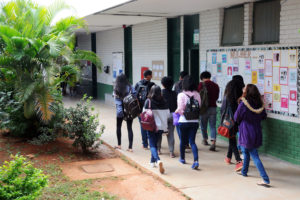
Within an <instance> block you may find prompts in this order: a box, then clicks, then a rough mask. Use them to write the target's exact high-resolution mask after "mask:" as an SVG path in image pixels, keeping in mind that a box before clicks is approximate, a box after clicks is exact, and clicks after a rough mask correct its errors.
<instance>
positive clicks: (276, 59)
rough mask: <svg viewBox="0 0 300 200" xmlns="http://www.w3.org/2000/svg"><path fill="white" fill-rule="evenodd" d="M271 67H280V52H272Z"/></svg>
mask: <svg viewBox="0 0 300 200" xmlns="http://www.w3.org/2000/svg"><path fill="white" fill-rule="evenodd" d="M273 66H277V67H279V66H280V50H274V51H273Z"/></svg>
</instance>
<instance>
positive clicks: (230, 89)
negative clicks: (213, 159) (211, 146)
mask: <svg viewBox="0 0 300 200" xmlns="http://www.w3.org/2000/svg"><path fill="white" fill-rule="evenodd" d="M237 84H238V82H236V81H235V80H231V81H229V82H228V83H227V85H226V88H225V94H224V98H223V102H222V106H221V116H222V118H221V122H222V123H223V120H224V116H225V114H227V115H228V116H229V118H230V119H226V120H227V121H231V122H233V125H232V126H231V128H230V130H229V137H228V138H229V146H228V151H227V156H226V158H225V159H224V161H225V163H227V164H229V165H230V164H231V158H232V153H234V156H235V159H236V166H235V171H240V170H241V169H242V167H243V162H242V159H241V157H240V154H239V151H238V148H237V141H236V135H237V132H238V124H237V123H234V119H233V115H234V113H235V111H236V110H237V107H238V100H239V98H240V96H238V95H236V94H239V92H238V91H237V89H238V87H236V85H237ZM228 113H229V114H228ZM227 118H228V117H227Z"/></svg>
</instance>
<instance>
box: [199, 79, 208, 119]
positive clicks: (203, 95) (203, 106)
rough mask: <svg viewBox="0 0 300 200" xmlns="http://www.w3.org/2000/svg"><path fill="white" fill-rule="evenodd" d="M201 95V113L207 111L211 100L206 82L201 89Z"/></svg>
mask: <svg viewBox="0 0 300 200" xmlns="http://www.w3.org/2000/svg"><path fill="white" fill-rule="evenodd" d="M199 94H200V97H201V107H200V111H199V112H200V115H203V114H205V113H206V111H207V110H208V107H209V100H208V90H207V87H206V85H205V83H204V82H203V83H202V89H201V90H200V91H199Z"/></svg>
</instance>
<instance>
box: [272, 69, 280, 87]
mask: <svg viewBox="0 0 300 200" xmlns="http://www.w3.org/2000/svg"><path fill="white" fill-rule="evenodd" d="M273 84H279V67H273Z"/></svg>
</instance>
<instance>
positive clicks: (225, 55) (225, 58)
mask: <svg viewBox="0 0 300 200" xmlns="http://www.w3.org/2000/svg"><path fill="white" fill-rule="evenodd" d="M222 63H224V64H226V63H227V54H222Z"/></svg>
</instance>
